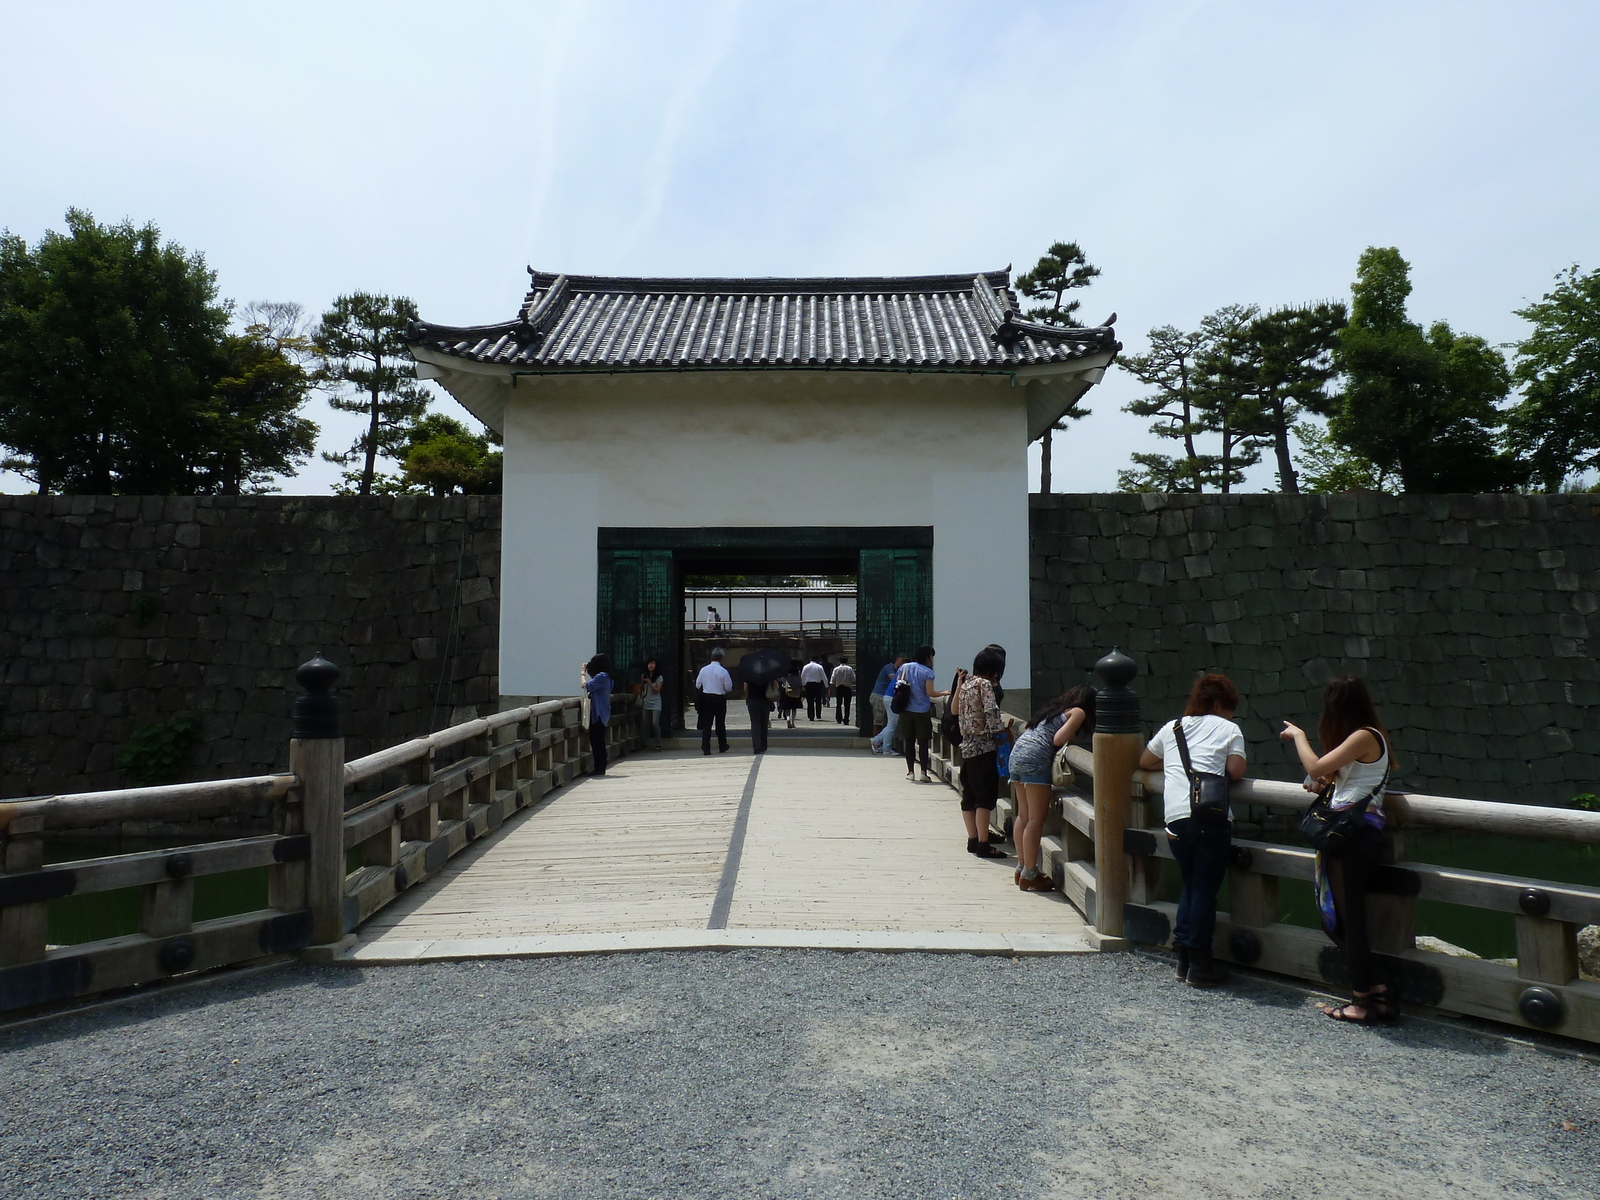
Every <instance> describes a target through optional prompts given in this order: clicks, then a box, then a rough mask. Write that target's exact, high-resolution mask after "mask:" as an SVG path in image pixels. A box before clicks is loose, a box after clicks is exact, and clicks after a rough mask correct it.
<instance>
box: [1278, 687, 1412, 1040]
mask: <svg viewBox="0 0 1600 1200" xmlns="http://www.w3.org/2000/svg"><path fill="white" fill-rule="evenodd" d="M1317 735H1318V738H1319V740H1320V741H1321V742H1322V753H1321V754H1320V755H1319V754H1318V753H1317V752H1316V751H1315V750H1313V749H1312V748H1311V742H1310V740H1309V739H1308V738H1307V737H1306V733H1305V730H1303V729H1301V728H1300V727H1299V726H1298V725H1293V724H1291V723H1290V722H1288V721H1285V722H1284V723H1283V732H1282V733H1280V734H1279V735H1278V736H1280V737H1281V738H1283V739H1284V740H1285V741H1290V742H1293V743H1294V747H1295V750H1296V751H1298V752H1299V755H1300V765H1301V766H1302V767H1304V768H1305V771H1306V774H1307V775H1309V776H1310V777H1311V778H1310V779H1309V780H1307V782H1306V785H1305V786H1306V790H1307V791H1313V792H1320V791H1322V790H1323V789H1324V788H1325V787H1328V786H1329V785H1330V784H1331V785H1332V787H1333V794H1332V796H1330V797H1329V803H1330V804H1331V805H1332V806H1333V807H1334V808H1336V809H1338V808H1350V807H1352V806H1355V805H1365V810H1364V812H1363V815H1362V818H1361V821H1360V823H1359V824H1358V825H1357V827H1356V834H1355V836H1354V837H1352V838H1350V840H1349V844H1348V845H1347V846H1346V847H1345V849H1344V850H1343V851H1341V852H1340V853H1339V854H1338V855H1337V856H1336V857H1335V856H1330V855H1327V854H1321V853H1319V854H1318V855H1317V869H1316V883H1317V908H1318V910H1319V911H1320V912H1321V914H1322V927H1323V929H1325V930H1326V931H1327V934H1328V936H1329V937H1330V938H1332V939H1333V941H1334V943H1335V944H1336V945H1337V946H1338V947H1339V949H1341V950H1343V951H1344V957H1345V964H1346V966H1347V967H1348V968H1349V972H1350V991H1351V997H1350V1000H1351V1002H1350V1003H1349V1004H1343V1005H1339V1006H1337V1007H1327V1006H1324V1007H1323V1012H1324V1013H1326V1014H1327V1015H1328V1016H1329V1017H1331V1018H1333V1019H1334V1020H1335V1021H1351V1022H1354V1023H1356V1024H1359V1025H1371V1024H1374V1023H1376V1022H1378V1021H1393V1020H1395V1019H1397V1018H1398V1017H1399V1015H1400V1010H1399V1006H1398V1005H1396V1004H1395V1002H1394V1001H1393V1000H1392V999H1391V998H1390V996H1389V989H1388V986H1387V985H1386V984H1384V983H1382V982H1380V981H1379V980H1378V977H1377V972H1376V967H1375V963H1374V961H1373V957H1372V944H1371V941H1370V939H1369V937H1368V934H1367V892H1368V890H1369V888H1370V885H1371V882H1372V875H1373V872H1374V871H1376V870H1377V868H1378V865H1379V864H1380V863H1381V862H1382V860H1383V849H1384V842H1383V824H1384V816H1383V789H1384V785H1385V784H1386V783H1387V782H1388V779H1389V768H1390V762H1391V759H1390V753H1389V735H1388V733H1387V732H1385V730H1384V728H1383V722H1382V721H1380V720H1379V719H1378V710H1377V708H1376V707H1375V706H1374V705H1373V703H1372V696H1371V694H1370V693H1368V691H1367V685H1366V684H1365V683H1363V682H1362V681H1361V679H1360V678H1358V677H1357V676H1355V675H1340V676H1338V677H1336V678H1334V679H1330V680H1329V681H1328V686H1327V687H1326V688H1324V689H1323V692H1322V720H1321V721H1320V722H1319V723H1318V725H1317Z"/></svg>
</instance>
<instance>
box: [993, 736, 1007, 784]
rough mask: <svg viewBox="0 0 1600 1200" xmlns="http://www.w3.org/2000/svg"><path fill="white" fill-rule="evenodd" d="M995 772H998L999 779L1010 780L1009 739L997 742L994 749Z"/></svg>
mask: <svg viewBox="0 0 1600 1200" xmlns="http://www.w3.org/2000/svg"><path fill="white" fill-rule="evenodd" d="M994 765H995V770H997V771H999V772H1000V778H1001V779H1010V778H1011V739H1010V738H1006V739H1005V741H1003V742H997V743H996V744H995V748H994Z"/></svg>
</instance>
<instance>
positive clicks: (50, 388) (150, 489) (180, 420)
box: [0, 209, 228, 494]
mask: <svg viewBox="0 0 1600 1200" xmlns="http://www.w3.org/2000/svg"><path fill="white" fill-rule="evenodd" d="M66 224H67V230H66V232H65V233H56V232H54V231H51V232H49V233H46V234H45V235H44V237H42V238H41V239H40V240H39V242H38V244H37V245H36V246H35V247H33V248H32V249H29V247H28V246H27V244H26V243H25V242H24V241H23V240H22V239H21V238H20V237H17V236H15V235H13V234H11V233H9V232H7V233H5V234H4V235H3V236H0V443H3V444H4V445H5V446H6V447H8V448H9V449H10V450H11V452H12V454H11V457H10V458H9V459H8V461H7V463H6V465H7V466H9V467H11V468H12V469H14V470H17V471H20V472H21V473H22V474H24V475H26V476H27V477H29V478H31V479H32V480H33V481H34V482H35V483H36V484H38V487H39V491H40V492H41V493H44V492H94V493H101V494H109V493H114V492H135V493H137V492H144V493H168V492H176V491H184V490H188V488H189V487H190V486H191V485H192V480H191V474H192V469H193V466H194V462H195V460H196V458H197V457H198V456H199V454H200V451H201V446H200V445H199V437H200V434H201V432H202V429H203V423H202V421H201V420H200V418H201V416H202V414H204V412H205V410H206V407H207V403H208V401H209V399H210V396H211V388H212V383H213V381H214V379H215V378H216V373H217V370H218V366H219V362H218V347H219V345H220V343H221V341H222V338H223V334H224V331H225V330H226V328H227V323H228V313H227V309H226V308H225V307H223V305H221V304H220V303H218V301H217V286H216V278H215V276H214V275H213V274H212V272H211V271H209V270H207V269H206V265H205V260H204V259H203V258H202V256H200V255H199V254H191V253H189V252H187V251H185V250H184V249H183V247H181V246H178V245H176V244H174V243H171V242H169V243H167V244H165V245H163V244H162V242H161V232H160V230H158V229H157V228H156V227H155V226H154V225H145V226H143V227H142V228H135V227H134V226H133V225H132V223H130V222H127V221H124V222H123V223H122V224H120V225H112V226H104V225H100V224H98V223H97V222H96V221H95V220H94V218H93V217H92V216H90V215H89V214H88V213H86V212H83V211H81V210H78V209H72V210H70V211H69V212H68V213H67V217H66Z"/></svg>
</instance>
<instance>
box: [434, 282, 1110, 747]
mask: <svg viewBox="0 0 1600 1200" xmlns="http://www.w3.org/2000/svg"><path fill="white" fill-rule="evenodd" d="M531 273H532V277H533V278H532V284H533V286H532V289H531V290H530V291H529V293H528V295H527V298H526V300H525V301H524V303H523V305H522V308H521V311H520V312H519V313H518V315H517V317H516V318H515V319H514V320H511V321H507V322H504V323H502V324H498V325H486V326H473V327H466V328H453V327H449V326H443V325H434V324H427V323H420V322H419V323H417V324H415V325H414V326H413V327H412V329H411V331H410V335H409V340H410V343H411V348H412V353H413V354H414V355H415V357H416V359H417V363H418V373H419V375H421V376H422V377H423V378H432V379H437V380H438V381H439V382H440V383H441V384H443V385H444V387H445V388H447V389H448V390H449V391H450V393H451V394H452V395H454V396H455V397H456V398H457V399H458V400H460V401H461V403H462V404H464V405H465V406H466V407H467V408H468V409H469V410H471V411H472V412H473V413H474V414H475V415H477V416H478V417H479V418H480V419H481V420H483V421H484V422H485V423H486V424H487V425H489V426H490V427H492V428H493V429H495V430H496V431H497V432H498V433H500V434H501V435H502V437H503V438H504V442H505V461H506V471H505V509H504V527H503V528H504V533H503V542H502V547H503V561H502V580H503V584H502V595H501V640H500V689H501V694H502V696H503V697H505V699H506V701H507V702H510V701H512V700H513V699H514V698H518V699H519V698H532V697H547V696H556V695H562V694H566V693H568V692H570V691H571V690H572V689H573V687H574V686H575V682H576V676H577V669H578V664H579V663H580V662H581V661H583V660H584V659H586V658H587V657H588V656H589V655H590V654H591V653H593V652H594V650H595V649H596V648H599V649H601V650H605V651H608V652H609V653H610V654H611V655H612V656H613V658H614V659H615V660H616V661H617V663H618V665H619V667H624V668H626V669H628V670H632V671H637V670H638V668H639V666H640V665H641V664H642V662H643V659H644V657H645V656H646V655H651V654H653V655H656V656H658V657H659V658H660V659H661V660H662V661H663V663H664V664H665V665H666V666H667V668H668V670H667V672H666V674H667V678H668V680H669V681H673V684H674V686H675V685H676V681H677V678H678V670H677V669H676V668H677V667H678V666H679V663H678V658H679V655H680V653H681V645H682V633H683V630H682V621H683V617H682V608H683V605H682V587H683V580H684V578H685V577H686V576H687V575H692V574H695V573H737V572H754V573H816V574H849V575H855V576H856V577H857V581H858V590H859V597H860V600H859V604H860V608H859V613H858V631H857V637H858V654H859V658H860V663H859V667H860V670H861V673H862V675H863V676H864V678H866V679H871V678H873V676H874V675H875V674H876V672H877V670H878V668H879V667H880V666H881V665H882V663H884V662H886V661H888V659H889V658H890V657H891V656H892V655H893V654H894V653H896V652H905V651H909V650H911V649H912V648H914V647H915V646H916V645H917V644H918V643H920V642H925V641H930V640H931V641H932V643H933V644H934V645H935V646H936V647H937V648H938V649H939V651H940V652H941V653H940V660H939V661H940V668H941V673H942V674H944V673H947V672H948V671H949V670H950V669H952V668H954V667H955V666H956V665H959V664H960V663H963V662H970V661H971V658H972V656H973V654H974V653H975V652H976V651H977V650H978V649H980V648H981V647H982V646H984V645H985V644H986V643H989V642H999V643H1001V644H1002V645H1004V646H1006V647H1007V649H1008V650H1009V651H1010V656H1011V659H1010V670H1009V672H1008V674H1009V677H1011V678H1013V679H1015V680H1017V681H1018V682H1019V683H1025V682H1026V680H1027V679H1028V676H1029V661H1028V657H1029V612H1028V533H1027V530H1028V517H1027V503H1028V500H1027V497H1028V476H1027V447H1028V443H1029V442H1030V441H1031V440H1032V439H1033V438H1036V437H1038V436H1039V435H1040V434H1042V433H1043V432H1044V430H1045V429H1046V428H1048V427H1049V426H1050V425H1051V424H1052V423H1053V422H1054V421H1056V420H1057V419H1058V418H1059V417H1060V416H1061V414H1062V413H1064V412H1065V411H1066V410H1067V409H1068V408H1069V407H1071V406H1072V405H1073V404H1074V403H1075V402H1076V401H1077V400H1078V399H1079V397H1081V396H1082V395H1083V393H1084V392H1085V391H1086V390H1087V389H1088V388H1089V387H1091V386H1092V385H1093V384H1094V383H1096V382H1098V381H1099V379H1100V377H1101V376H1102V375H1103V374H1104V372H1105V369H1106V367H1107V366H1108V365H1109V364H1110V363H1111V361H1112V358H1113V357H1114V356H1115V354H1116V352H1117V350H1118V349H1119V348H1120V347H1119V346H1118V343H1117V341H1116V338H1115V334H1114V332H1113V330H1112V329H1111V328H1110V327H1109V326H1103V327H1099V328H1094V329H1065V328H1059V327H1055V326H1048V325H1039V324H1034V323H1031V322H1028V321H1025V320H1023V319H1022V318H1021V316H1020V315H1019V313H1018V310H1017V302H1016V297H1015V296H1014V295H1013V293H1012V292H1011V289H1010V272H1009V269H1008V270H1006V271H991V272H986V273H981V274H976V275H937V276H918V277H912V278H874V279H617V278H601V277H594V276H577V275H570V276H569V275H551V274H547V273H543V272H531ZM1013 694H1014V696H1015V700H1016V702H1017V704H1018V706H1019V707H1021V706H1024V705H1025V704H1026V702H1027V690H1026V688H1025V687H1019V688H1017V689H1016V690H1015V692H1014V693H1013ZM681 702H682V697H681V695H669V696H668V705H667V708H668V712H669V714H670V713H672V712H673V711H674V710H675V709H676V708H677V707H678V706H679V705H680V704H681ZM869 719H870V713H869V712H864V713H863V717H862V720H863V721H866V720H869Z"/></svg>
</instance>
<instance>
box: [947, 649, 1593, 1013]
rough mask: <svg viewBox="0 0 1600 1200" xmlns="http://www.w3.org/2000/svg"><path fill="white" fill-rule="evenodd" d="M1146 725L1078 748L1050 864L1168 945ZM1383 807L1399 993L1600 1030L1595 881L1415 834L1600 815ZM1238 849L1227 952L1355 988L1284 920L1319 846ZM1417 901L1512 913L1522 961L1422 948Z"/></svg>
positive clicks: (1113, 915) (1532, 830) (1099, 921)
mask: <svg viewBox="0 0 1600 1200" xmlns="http://www.w3.org/2000/svg"><path fill="white" fill-rule="evenodd" d="M1130 665H1131V664H1130ZM1125 694H1126V695H1127V696H1131V693H1125ZM1102 695H1104V693H1102ZM1102 707H1103V705H1102ZM1134 720H1135V722H1137V710H1136V709H1135V710H1134ZM1007 723H1008V725H1009V726H1010V728H1011V729H1012V731H1013V734H1015V733H1016V732H1020V730H1021V728H1022V726H1023V723H1022V722H1021V721H1018V720H1016V719H1015V718H1011V717H1008V718H1007ZM1144 737H1145V735H1144V733H1142V732H1140V733H1132V732H1096V733H1095V734H1094V735H1093V742H1094V749H1093V750H1092V751H1091V750H1088V749H1085V748H1083V747H1082V746H1076V745H1074V746H1070V747H1069V748H1068V750H1067V759H1068V762H1069V763H1070V765H1071V766H1072V769H1073V772H1074V774H1075V775H1076V777H1077V778H1076V780H1075V781H1074V784H1073V786H1071V787H1069V788H1057V789H1054V796H1053V802H1052V805H1051V810H1050V816H1049V818H1048V820H1047V821H1046V825H1045V836H1044V838H1043V839H1042V844H1041V866H1042V867H1043V868H1045V869H1048V870H1049V871H1050V872H1051V874H1052V875H1053V877H1054V879H1055V882H1056V886H1057V887H1058V888H1060V889H1061V891H1062V893H1063V894H1064V895H1065V896H1066V897H1067V899H1068V900H1070V901H1071V902H1072V903H1073V904H1074V905H1075V906H1077V908H1078V909H1079V910H1080V911H1082V912H1083V914H1084V915H1085V916H1086V917H1087V918H1088V920H1089V921H1090V922H1091V924H1092V925H1093V926H1094V927H1095V929H1096V932H1097V934H1099V935H1102V936H1111V937H1121V938H1125V939H1127V940H1128V941H1131V942H1138V943H1142V944H1146V945H1153V946H1169V945H1171V942H1172V928H1173V923H1174V921H1175V919H1176V913H1177V906H1176V905H1175V904H1173V903H1171V902H1170V901H1166V900H1163V899H1162V898H1161V897H1162V892H1163V882H1164V876H1165V874H1166V865H1165V862H1166V860H1169V859H1171V858H1172V851H1171V848H1170V843H1169V842H1168V839H1167V837H1166V833H1165V829H1164V797H1163V777H1162V774H1161V772H1159V771H1140V770H1137V769H1136V766H1135V764H1136V760H1137V757H1138V748H1139V747H1140V746H1142V745H1143V742H1144ZM935 748H936V750H937V752H938V762H937V763H936V766H935V770H936V771H938V772H939V773H940V774H941V775H942V776H943V777H944V778H946V779H949V780H950V781H951V782H952V783H953V782H955V773H956V772H957V771H958V770H959V767H960V757H959V751H958V750H956V748H954V747H951V746H948V745H946V744H944V742H943V739H942V738H938V737H937V736H936V743H935ZM1231 799H1232V802H1233V804H1234V805H1235V806H1236V807H1240V806H1245V805H1254V806H1258V807H1264V808H1268V809H1272V810H1276V811H1278V812H1281V813H1285V814H1293V813H1298V812H1303V811H1304V810H1305V809H1306V808H1307V807H1308V806H1309V804H1310V803H1311V800H1312V796H1311V794H1310V793H1309V792H1307V791H1306V790H1305V789H1304V788H1303V787H1301V786H1300V785H1299V784H1298V783H1285V782H1280V781H1274V780H1265V779H1246V780H1241V781H1240V782H1238V783H1235V784H1234V785H1233V787H1232V793H1231ZM1384 811H1385V814H1386V816H1387V819H1388V829H1387V830H1386V832H1385V835H1384V836H1385V841H1386V850H1385V856H1384V862H1385V865H1384V866H1383V867H1381V868H1380V869H1379V870H1378V872H1377V873H1376V877H1375V878H1374V880H1373V883H1372V890H1371V894H1370V896H1369V897H1368V926H1369V930H1370V933H1371V937H1372V944H1373V949H1374V952H1375V953H1376V955H1377V958H1378V963H1379V969H1380V972H1381V973H1382V974H1383V976H1384V978H1385V980H1386V982H1387V983H1388V984H1389V986H1390V987H1391V988H1392V989H1394V990H1395V991H1396V992H1397V993H1398V994H1399V996H1400V998H1401V1001H1402V1003H1407V1004H1410V1005H1413V1006H1421V1007H1426V1008H1433V1009H1437V1010H1439V1011H1442V1012H1446V1013H1453V1014H1460V1015H1466V1016H1473V1017H1483V1018H1488V1019H1490V1020H1494V1021H1502V1022H1506V1023H1508V1024H1512V1025H1520V1026H1523V1027H1525V1028H1533V1029H1544V1030H1549V1031H1551V1032H1554V1033H1559V1034H1564V1035H1566V1036H1568V1037H1574V1038H1580V1039H1583V1040H1586V1041H1593V1042H1600V983H1597V982H1595V981H1593V980H1589V979H1584V978H1582V977H1581V976H1580V973H1579V961H1578V948H1577V935H1578V931H1579V930H1580V929H1581V928H1582V927H1584V926H1586V925H1600V888H1595V887H1586V886H1582V885H1578V884H1570V883H1559V882H1555V881H1552V880H1546V879H1539V878H1532V877H1527V878H1524V877H1520V876H1510V875H1501V874H1496V873H1493V872H1489V871H1480V870H1473V869H1468V868H1463V867H1453V866H1440V865H1436V864H1431V863H1426V862H1418V861H1413V860H1412V858H1411V856H1410V853H1409V850H1408V845H1409V836H1410V835H1411V834H1413V833H1415V832H1417V831H1421V830H1428V831H1456V832H1468V833H1477V834H1487V835H1490V836H1493V837H1496V838H1504V839H1510V840H1521V841H1541V842H1565V843H1571V844H1578V845H1587V846H1597V845H1600V813H1593V812H1585V811H1582V810H1578V809H1565V808H1545V807H1538V806H1534V805H1528V804H1515V803H1502V802H1495V801H1485V800H1467V799H1462V798H1459V797H1454V796H1430V795H1423V794H1420V793H1414V792H1400V791H1391V792H1390V793H1388V795H1387V796H1386V798H1385V801H1384ZM1014 812H1015V806H1014V801H1013V800H1012V799H1011V798H1010V797H1009V796H1003V797H1002V799H1001V801H1000V803H999V805H998V806H997V808H996V810H995V814H994V820H993V823H994V825H995V827H996V829H997V830H1000V831H1005V830H1006V829H1007V828H1008V827H1009V825H1010V823H1011V820H1012V815H1013V813H1014ZM1231 855H1232V857H1231V863H1230V866H1229V869H1228V885H1227V886H1228V904H1229V907H1228V909H1227V910H1226V911H1222V912H1219V913H1218V921H1217V931H1216V939H1215V953H1216V955H1217V957H1218V958H1221V959H1224V960H1227V961H1231V962H1235V963H1238V964H1241V965H1245V966H1251V967H1257V968H1260V969H1263V970H1268V971H1274V972H1277V973H1279V974H1283V975H1289V976H1293V977H1295V978H1299V979H1305V980H1310V981H1314V982H1316V983H1318V984H1323V985H1328V986H1334V987H1343V986H1346V985H1347V984H1348V975H1347V973H1346V969H1345V963H1344V956H1343V954H1342V953H1341V952H1340V951H1339V950H1338V948H1337V947H1335V946H1334V945H1333V943H1332V942H1331V941H1330V940H1329V939H1328V938H1327V936H1326V935H1325V934H1324V933H1323V932H1322V930H1321V929H1308V928H1305V927H1304V926H1300V925H1294V924H1290V923H1288V922H1286V921H1285V920H1284V916H1285V906H1284V903H1283V899H1282V897H1281V896H1280V884H1281V881H1282V880H1285V879H1292V880H1304V881H1310V880H1311V879H1312V878H1313V870H1314V861H1315V854H1314V853H1313V851H1312V850H1311V849H1309V848H1308V847H1306V846H1303V845H1294V844H1288V843H1282V842H1270V841H1265V840H1261V839H1257V838H1245V837H1237V836H1236V837H1235V838H1234V839H1233V846H1232V851H1231ZM1097 860H1098V864H1099V865H1098V866H1097ZM1102 876H1103V877H1104V878H1102ZM1102 895H1105V896H1106V897H1108V898H1109V900H1110V907H1109V908H1108V911H1105V912H1101V911H1099V907H1100V906H1099V903H1098V901H1099V900H1100V898H1101V896H1102ZM1419 900H1431V901H1441V902H1444V903H1447V904H1451V905H1457V906H1461V907H1465V908H1470V909H1476V910H1479V911H1481V912H1484V913H1508V914H1510V915H1511V916H1512V917H1513V919H1514V922H1515V928H1516V951H1517V953H1516V958H1515V959H1514V960H1509V961H1493V960H1487V959H1481V958H1473V957H1465V956H1463V957H1457V956H1455V955H1452V954H1445V953H1440V952H1438V951H1434V950H1428V949H1424V948H1420V947H1419V946H1418V945H1417V933H1416V928H1417V920H1416V908H1417V902H1418V901H1419Z"/></svg>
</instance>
